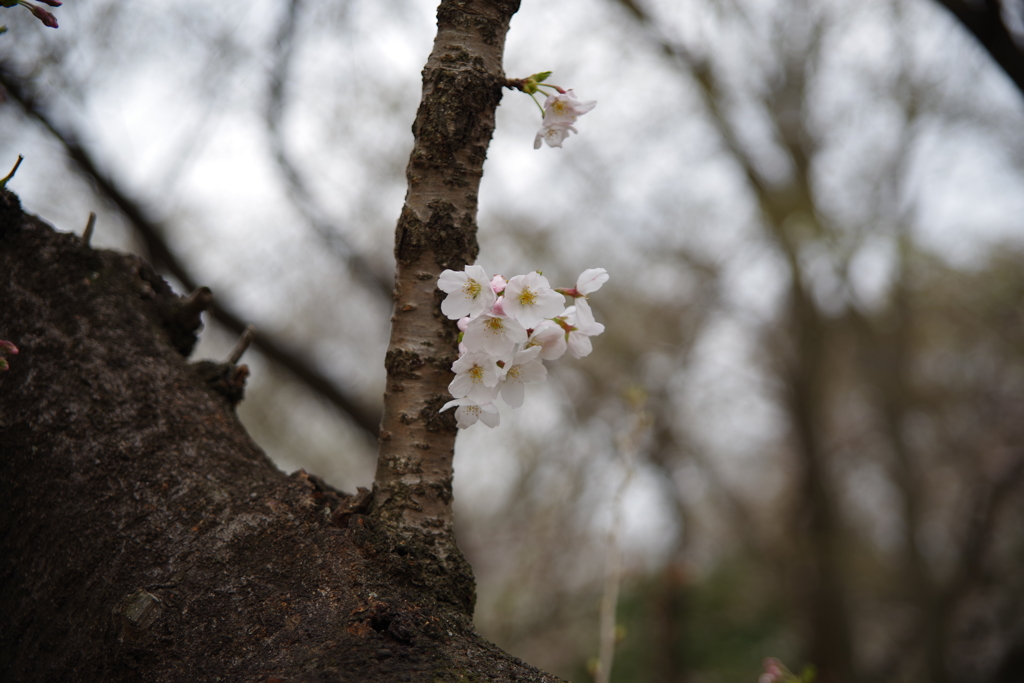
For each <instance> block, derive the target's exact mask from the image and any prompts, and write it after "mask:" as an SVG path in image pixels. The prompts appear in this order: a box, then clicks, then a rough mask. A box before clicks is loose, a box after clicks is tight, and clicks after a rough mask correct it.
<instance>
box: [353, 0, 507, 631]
mask: <svg viewBox="0 0 1024 683" xmlns="http://www.w3.org/2000/svg"><path fill="white" fill-rule="evenodd" d="M518 8H519V1H518V0H445V1H444V2H442V3H441V6H440V7H439V8H438V13H437V19H438V22H437V23H438V32H437V37H436V39H435V41H434V47H433V51H432V52H431V55H430V58H429V59H428V61H427V65H426V67H425V68H424V70H423V98H422V101H421V104H420V107H419V110H418V112H417V114H416V122H415V123H414V125H413V133H414V135H415V140H416V142H415V147H414V149H413V151H412V154H411V155H410V158H409V165H408V167H407V170H406V176H407V178H408V181H409V190H408V193H407V194H406V200H405V206H404V208H403V210H402V215H401V218H400V219H399V221H398V227H397V230H396V234H395V257H396V261H397V273H396V276H395V307H394V315H393V317H392V319H391V322H392V327H391V339H390V342H389V346H388V352H387V358H386V365H387V373H388V378H387V389H386V392H385V394H384V417H383V421H382V423H381V431H380V451H379V456H378V460H377V475H376V480H375V487H374V503H373V505H374V511H375V513H376V514H377V516H378V517H379V518H380V520H381V521H382V523H385V524H387V525H388V527H389V529H390V530H391V532H392V533H394V534H396V535H400V536H405V537H408V538H410V539H414V538H415V539H418V540H417V541H415V542H417V543H420V542H422V543H427V544H429V545H430V546H431V547H433V548H434V549H435V551H434V552H435V555H436V557H437V558H438V561H439V562H440V563H441V564H442V565H443V566H444V568H445V572H446V573H447V574H448V575H450V576H453V577H463V576H465V577H469V567H468V566H467V565H466V563H465V560H464V559H463V557H462V554H461V553H460V552H459V550H458V547H457V546H456V544H455V537H454V534H453V530H452V458H453V456H454V452H455V434H456V427H455V419H454V417H452V414H451V413H439V410H440V408H441V407H442V406H443V405H444V404H445V402H446V401H448V400H449V399H450V398H451V396H450V395H449V393H448V384H449V382H451V380H452V373H451V366H452V363H453V362H455V359H456V357H457V342H456V337H457V334H458V331H457V329H456V325H455V323H454V322H453V321H450V320H447V319H446V318H445V316H444V315H443V314H442V313H441V309H440V302H441V299H442V294H441V292H440V291H439V290H438V289H437V278H438V276H439V275H440V274H441V272H442V271H443V270H444V269H446V268H451V269H454V270H459V269H461V268H463V267H464V266H465V265H466V264H467V263H472V262H473V260H474V259H475V258H476V255H477V242H476V210H477V192H478V188H479V185H480V178H481V176H482V175H483V164H484V159H485V158H486V156H487V147H488V145H489V144H490V141H491V134H492V133H493V131H494V112H495V109H496V108H497V106H498V102H499V101H500V100H501V91H502V87H503V86H504V85H505V75H504V72H503V71H502V66H501V64H502V53H503V50H504V44H505V34H506V33H507V32H508V26H509V21H510V20H511V18H512V15H513V14H514V13H515V12H516V10H517V9H518ZM453 590H454V591H458V594H459V597H458V599H459V600H460V601H461V602H462V603H463V604H464V607H465V609H466V610H467V611H471V610H472V606H473V600H474V595H473V591H472V581H471V580H459V581H458V582H457V583H456V584H455V585H453Z"/></svg>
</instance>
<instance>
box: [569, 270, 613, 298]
mask: <svg viewBox="0 0 1024 683" xmlns="http://www.w3.org/2000/svg"><path fill="white" fill-rule="evenodd" d="M609 277H610V276H609V275H608V271H607V270H605V269H604V268H587V269H586V270H584V271H583V272H582V273H580V276H579V277H578V278H576V291H577V292H579V294H580V295H582V296H586V295H587V294H590V293H591V292H596V291H597V290H599V289H601V285H603V284H604V283H606V282H608V278H609Z"/></svg>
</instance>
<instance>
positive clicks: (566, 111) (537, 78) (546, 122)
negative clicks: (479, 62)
mask: <svg viewBox="0 0 1024 683" xmlns="http://www.w3.org/2000/svg"><path fill="white" fill-rule="evenodd" d="M550 75H551V72H550V71H541V72H540V73H536V74H533V75H532V76H529V77H527V78H522V79H517V80H511V81H508V82H507V85H508V86H509V87H511V88H518V89H519V90H522V91H523V92H524V93H526V94H527V95H529V96H530V97H533V101H534V102H537V98H536V97H534V95H536V93H538V92H541V93H543V90H544V89H548V90H551V91H553V92H551V93H550V94H548V98H547V99H546V100H544V106H541V104H540V102H537V106H538V107H540V110H541V115H542V116H543V120H542V121H541V126H540V130H539V131H537V137H535V138H534V140H533V148H534V149H539V148H540V144H541V141H543V142H546V143H548V147H561V146H562V142H563V141H564V140H565V139H566V138H567V137H569V133H577V134H578V133H579V131H578V130H576V128H575V127H574V126H573V125H572V124H574V123H576V119H578V118H579V117H581V116H583V115H584V114H586V113H587V112H588V111H590V110H591V109H593V108H594V107H596V106H597V102H596V101H594V100H591V101H589V102H583V101H581V100H580V99H579V98H578V97H576V93H575V91H573V90H566V89H564V88H562V87H561V86H557V85H552V84H550V83H545V82H544V81H545V80H547V78H548V76H550Z"/></svg>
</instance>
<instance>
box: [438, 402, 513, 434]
mask: <svg viewBox="0 0 1024 683" xmlns="http://www.w3.org/2000/svg"><path fill="white" fill-rule="evenodd" d="M449 408H455V424H456V425H457V426H458V428H459V429H466V428H467V427H472V426H473V425H475V424H476V423H477V420H479V421H480V422H483V423H484V424H485V425H487V426H488V427H497V426H498V423H499V422H501V415H500V414H499V413H498V407H497V406H495V405H494V404H493V403H491V402H487V403H474V402H473V401H471V400H470V399H468V398H457V399H455V400H454V401H448V402H447V403H445V404H444V405H443V406H442V407H441V412H442V413H443V412H444V411H446V410H448V409H449Z"/></svg>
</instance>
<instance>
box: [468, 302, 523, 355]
mask: <svg viewBox="0 0 1024 683" xmlns="http://www.w3.org/2000/svg"><path fill="white" fill-rule="evenodd" d="M492 310H493V309H492ZM526 339H527V335H526V328H524V327H523V326H522V325H520V324H519V323H518V322H517V321H515V320H513V319H512V318H509V317H507V316H504V315H492V314H490V313H485V314H483V315H481V316H479V317H477V318H474V319H473V320H471V321H470V322H469V325H467V326H466V333H465V334H464V335H463V337H462V343H463V344H465V345H466V348H467V349H469V350H470V351H480V352H484V353H489V354H491V355H492V356H494V357H495V358H506V357H509V356H511V355H512V351H513V350H514V349H515V346H516V344H522V343H523V342H525V341H526Z"/></svg>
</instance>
